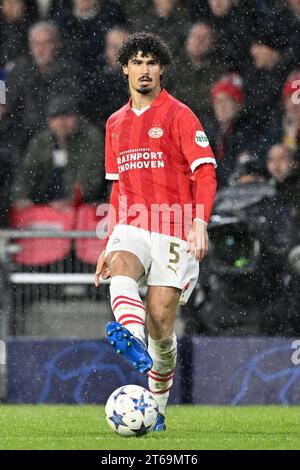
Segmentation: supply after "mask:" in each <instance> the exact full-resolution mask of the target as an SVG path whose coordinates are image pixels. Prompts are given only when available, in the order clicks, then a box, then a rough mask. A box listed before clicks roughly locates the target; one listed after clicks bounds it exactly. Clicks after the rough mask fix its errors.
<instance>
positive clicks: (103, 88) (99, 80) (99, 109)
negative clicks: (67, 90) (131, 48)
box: [85, 26, 129, 126]
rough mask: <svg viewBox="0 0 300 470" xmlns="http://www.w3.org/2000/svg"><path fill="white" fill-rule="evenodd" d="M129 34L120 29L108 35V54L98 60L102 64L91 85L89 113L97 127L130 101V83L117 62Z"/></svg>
mask: <svg viewBox="0 0 300 470" xmlns="http://www.w3.org/2000/svg"><path fill="white" fill-rule="evenodd" d="M128 34H129V33H128V31H127V30H126V29H124V28H123V27H120V26H116V27H114V28H112V29H111V30H109V31H108V32H107V33H106V36H105V49H104V53H103V54H101V55H100V56H99V57H98V64H97V66H96V68H95V71H94V73H93V74H92V75H91V77H90V80H89V82H88V86H87V91H86V103H85V114H86V115H87V116H88V117H89V119H90V120H91V121H92V122H93V123H94V124H95V125H97V126H101V123H102V122H103V121H106V120H107V119H108V117H109V116H110V115H111V114H112V113H114V112H115V111H116V110H117V109H119V108H120V107H121V106H123V105H124V104H125V103H126V101H127V100H128V85H127V80H125V78H124V77H123V74H122V71H121V68H120V65H119V63H118V61H117V53H118V51H119V49H120V47H121V45H122V42H123V41H124V40H125V39H126V37H127V36H128Z"/></svg>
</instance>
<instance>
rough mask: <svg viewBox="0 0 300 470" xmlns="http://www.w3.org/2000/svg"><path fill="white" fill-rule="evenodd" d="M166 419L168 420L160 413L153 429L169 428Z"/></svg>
mask: <svg viewBox="0 0 300 470" xmlns="http://www.w3.org/2000/svg"><path fill="white" fill-rule="evenodd" d="M165 420H166V417H165V416H164V415H161V414H160V413H159V414H158V416H157V420H156V423H155V425H154V428H153V429H152V431H165V430H166V429H167V426H166V423H165Z"/></svg>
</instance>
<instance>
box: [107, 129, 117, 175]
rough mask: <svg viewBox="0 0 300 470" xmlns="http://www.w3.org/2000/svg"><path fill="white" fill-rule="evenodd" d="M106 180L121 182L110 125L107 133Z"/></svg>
mask: <svg viewBox="0 0 300 470" xmlns="http://www.w3.org/2000/svg"><path fill="white" fill-rule="evenodd" d="M105 178H106V179H107V180H112V181H118V180H119V170H118V165H117V159H116V156H115V154H114V152H113V149H112V145H111V132H110V127H109V125H108V124H106V132H105Z"/></svg>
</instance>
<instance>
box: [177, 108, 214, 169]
mask: <svg viewBox="0 0 300 470" xmlns="http://www.w3.org/2000/svg"><path fill="white" fill-rule="evenodd" d="M177 125H178V132H179V137H180V144H181V151H182V153H183V155H184V156H185V158H186V159H187V161H188V162H189V165H190V167H191V170H192V172H194V171H195V170H196V168H197V167H198V166H199V165H202V164H204V163H212V164H213V165H214V167H215V168H216V167H217V164H216V159H215V156H214V154H213V151H212V149H211V147H210V144H209V140H208V138H207V136H206V134H205V131H204V129H203V127H202V124H201V123H200V121H199V119H198V118H197V116H195V114H194V113H193V112H192V111H191V110H190V109H189V108H185V109H184V110H182V111H181V112H179V113H178V114H177Z"/></svg>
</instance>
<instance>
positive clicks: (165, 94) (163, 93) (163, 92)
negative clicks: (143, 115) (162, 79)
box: [125, 88, 170, 111]
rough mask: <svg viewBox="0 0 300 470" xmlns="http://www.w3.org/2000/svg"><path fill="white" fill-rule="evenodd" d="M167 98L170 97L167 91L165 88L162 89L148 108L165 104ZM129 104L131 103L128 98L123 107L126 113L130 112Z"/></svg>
mask: <svg viewBox="0 0 300 470" xmlns="http://www.w3.org/2000/svg"><path fill="white" fill-rule="evenodd" d="M169 96H170V95H169V93H168V92H167V90H166V89H165V88H162V90H161V92H160V94H159V95H158V96H157V97H156V98H155V100H154V101H152V103H151V105H150V107H151V108H152V107H158V106H161V105H162V104H163V103H165V101H167V100H168V98H169ZM131 102H132V98H130V100H129V101H128V103H127V104H126V105H125V110H126V111H128V110H131Z"/></svg>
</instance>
